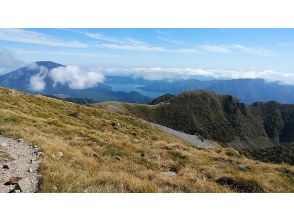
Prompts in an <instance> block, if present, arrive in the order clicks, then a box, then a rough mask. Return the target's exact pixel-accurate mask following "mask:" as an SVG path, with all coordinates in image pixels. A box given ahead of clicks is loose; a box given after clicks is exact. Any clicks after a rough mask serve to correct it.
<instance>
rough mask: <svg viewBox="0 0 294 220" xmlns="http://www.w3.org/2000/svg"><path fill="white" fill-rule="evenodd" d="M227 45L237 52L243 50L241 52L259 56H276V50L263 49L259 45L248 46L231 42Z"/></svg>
mask: <svg viewBox="0 0 294 220" xmlns="http://www.w3.org/2000/svg"><path fill="white" fill-rule="evenodd" d="M227 47H228V48H231V49H233V50H236V51H239V52H243V53H249V54H256V55H260V56H269V57H275V56H278V54H277V53H276V52H274V51H272V50H268V49H264V48H261V47H248V46H243V45H240V44H233V45H229V46H227Z"/></svg>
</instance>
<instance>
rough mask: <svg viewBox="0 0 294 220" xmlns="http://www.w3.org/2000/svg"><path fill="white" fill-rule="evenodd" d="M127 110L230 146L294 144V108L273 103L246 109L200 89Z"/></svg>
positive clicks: (256, 104)
mask: <svg viewBox="0 0 294 220" xmlns="http://www.w3.org/2000/svg"><path fill="white" fill-rule="evenodd" d="M158 99H160V98H158ZM125 107H126V108H127V109H128V111H130V112H131V113H132V114H134V115H137V116H139V117H142V118H144V119H145V120H148V121H151V122H154V123H158V124H161V125H164V126H167V127H170V128H173V129H175V130H178V131H183V132H186V133H188V134H195V133H197V134H200V135H202V136H203V137H204V138H207V139H211V140H217V141H220V142H222V143H225V144H227V145H229V146H234V147H269V146H273V145H278V144H280V143H285V142H286V143H291V142H293V141H294V135H293V132H294V129H293V124H294V122H293V118H294V117H293V116H294V105H286V104H278V103H275V102H269V103H254V104H253V105H249V106H246V105H245V104H243V103H241V102H239V101H238V100H237V99H236V98H234V97H232V96H230V95H218V94H216V93H213V92H206V91H202V90H198V91H190V92H184V93H181V94H180V95H178V96H175V97H171V98H170V99H169V100H168V101H166V102H162V103H159V104H157V105H153V106H148V105H125Z"/></svg>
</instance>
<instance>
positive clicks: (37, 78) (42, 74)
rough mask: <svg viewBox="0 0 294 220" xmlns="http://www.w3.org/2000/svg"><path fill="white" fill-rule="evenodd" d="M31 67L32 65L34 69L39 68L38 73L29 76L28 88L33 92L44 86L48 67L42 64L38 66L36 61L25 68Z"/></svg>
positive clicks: (41, 89) (39, 90)
mask: <svg viewBox="0 0 294 220" xmlns="http://www.w3.org/2000/svg"><path fill="white" fill-rule="evenodd" d="M32 67H34V69H33V70H36V68H37V69H39V73H37V74H36V75H33V76H32V77H31V78H30V84H29V86H30V90H32V91H34V92H41V91H43V90H44V89H45V88H46V82H45V78H46V75H47V74H48V69H47V68H45V67H43V66H40V67H39V66H38V65H37V64H36V63H34V64H31V65H29V66H28V67H27V68H29V69H31V68H32ZM31 70H32V69H31Z"/></svg>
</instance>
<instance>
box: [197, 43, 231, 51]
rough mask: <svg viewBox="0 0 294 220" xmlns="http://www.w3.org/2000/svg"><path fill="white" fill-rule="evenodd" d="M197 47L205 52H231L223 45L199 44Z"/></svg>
mask: <svg viewBox="0 0 294 220" xmlns="http://www.w3.org/2000/svg"><path fill="white" fill-rule="evenodd" d="M199 49H200V50H203V51H205V52H210V53H230V52H231V51H230V50H229V49H228V48H226V47H224V46H218V45H200V46H199Z"/></svg>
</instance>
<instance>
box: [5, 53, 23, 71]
mask: <svg viewBox="0 0 294 220" xmlns="http://www.w3.org/2000/svg"><path fill="white" fill-rule="evenodd" d="M22 64H23V63H22V62H21V61H20V60H18V59H17V58H16V57H15V56H14V55H13V53H11V52H10V51H8V50H2V51H0V75H2V74H5V73H8V72H10V71H12V70H15V69H16V68H18V67H20V65H22Z"/></svg>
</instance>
